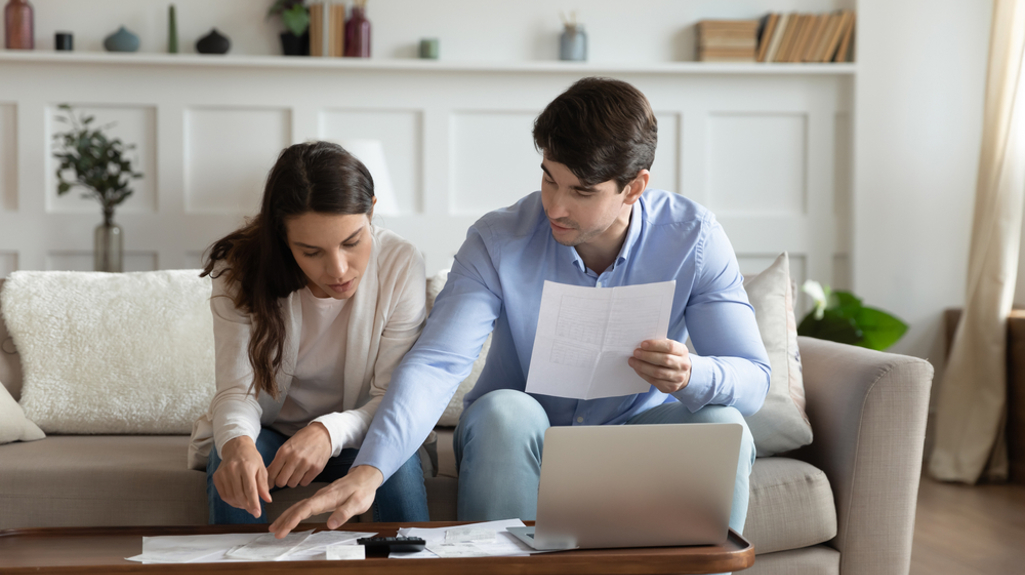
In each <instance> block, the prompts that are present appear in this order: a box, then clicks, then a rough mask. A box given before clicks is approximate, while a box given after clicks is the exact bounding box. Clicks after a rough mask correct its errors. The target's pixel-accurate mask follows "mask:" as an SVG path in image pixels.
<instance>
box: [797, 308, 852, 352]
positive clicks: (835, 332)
mask: <svg viewBox="0 0 1025 575" xmlns="http://www.w3.org/2000/svg"><path fill="white" fill-rule="evenodd" d="M797 334H798V335H805V336H809V337H814V338H818V339H825V340H829V341H835V342H839V343H847V344H851V345H855V344H857V343H858V342H860V341H861V339H862V333H861V331H860V330H859V329H858V326H857V325H856V324H855V323H854V320H853V319H852V318H848V317H844V316H843V315H841V314H840V313H839V312H838V311H837V310H835V309H827V310H826V313H825V315H823V316H822V319H820V320H816V319H815V314H814V312H813V313H809V314H808V315H806V316H805V317H804V319H803V320H801V324H800V325H799V326H797Z"/></svg>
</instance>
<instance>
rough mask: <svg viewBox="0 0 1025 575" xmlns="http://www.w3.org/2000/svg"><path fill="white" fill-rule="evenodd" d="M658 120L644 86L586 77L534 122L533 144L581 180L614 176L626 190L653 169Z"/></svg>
mask: <svg viewBox="0 0 1025 575" xmlns="http://www.w3.org/2000/svg"><path fill="white" fill-rule="evenodd" d="M656 144H658V122H657V121H656V120H655V114H654V112H652V110H651V104H650V103H649V102H648V99H647V98H645V97H644V94H642V93H641V91H640V90H638V89H637V88H634V87H633V86H631V85H630V84H627V83H626V82H623V81H621V80H614V79H612V78H583V79H582V80H579V81H577V82H576V83H575V84H573V85H572V86H570V87H569V89H568V90H566V91H565V92H563V93H562V94H560V95H559V96H558V97H557V98H555V99H554V100H552V102H551V103H550V104H548V106H546V107H545V109H544V111H543V112H541V115H539V116H538V117H537V119H536V120H534V146H535V147H536V148H537V149H538V150H541V151H543V152H544V154H545V157H547V158H548V159H550V160H552V161H553V162H559V163H560V164H565V165H566V167H567V168H569V169H570V171H571V172H573V175H574V176H576V177H577V178H578V179H579V180H580V183H582V184H584V185H585V186H593V185H594V184H600V183H602V182H607V181H609V180H615V181H616V184H617V185H618V186H619V190H620V191H622V190H623V188H625V187H626V185H627V184H629V183H630V182H631V181H633V179H634V178H636V177H637V173H638V172H640V171H641V170H649V169H651V163H652V162H653V161H654V160H655V146H656Z"/></svg>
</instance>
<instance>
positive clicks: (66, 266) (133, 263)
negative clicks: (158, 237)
mask: <svg viewBox="0 0 1025 575" xmlns="http://www.w3.org/2000/svg"><path fill="white" fill-rule="evenodd" d="M46 269H48V270H57V271H77V272H89V271H93V269H94V268H93V253H92V252H86V251H67V252H51V253H50V254H48V255H47V257H46ZM157 269H160V268H159V267H158V266H157V254H156V253H155V252H125V254H124V271H126V272H151V271H154V270H157Z"/></svg>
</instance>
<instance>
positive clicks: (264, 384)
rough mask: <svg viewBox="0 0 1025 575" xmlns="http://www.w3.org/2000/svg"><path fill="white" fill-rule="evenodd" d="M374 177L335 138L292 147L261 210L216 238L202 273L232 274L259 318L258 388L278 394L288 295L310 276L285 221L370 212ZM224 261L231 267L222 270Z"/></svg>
mask: <svg viewBox="0 0 1025 575" xmlns="http://www.w3.org/2000/svg"><path fill="white" fill-rule="evenodd" d="M373 202H374V180H373V178H372V177H371V176H370V172H369V171H368V170H367V168H366V166H364V165H363V163H362V162H360V161H359V160H357V159H356V157H355V156H353V155H352V154H350V153H349V152H346V151H345V150H344V149H342V147H341V146H339V145H337V144H332V143H329V142H307V143H305V144H296V145H294V146H290V147H288V148H285V149H284V150H283V151H282V152H281V155H280V156H278V161H277V162H276V163H275V164H274V167H273V168H271V171H270V175H269V176H267V185H266V187H265V188H264V191H263V202H262V204H261V206H260V213H259V215H257V216H256V217H255V218H252V219H250V220H247V222H246V225H244V226H242V227H241V228H239V229H238V230H235V231H234V232H232V233H230V234H228V235H227V236H225V237H223V238H221V239H220V240H217V241H216V242H214V244H213V246H211V248H210V249H209V251H208V256H207V260H206V266H205V267H204V268H203V273H202V274H201V277H202V276H207V275H209V276H211V277H219V276H221V275H224V276H225V278H226V279H227V281H228V283H229V284H230V285H231V286H232V288H233V290H232V292H231V293H233V294H234V295H233V296H232V298H233V302H234V304H235V307H236V308H237V309H239V310H242V311H244V312H246V313H248V314H249V315H250V316H251V317H252V321H253V327H252V334H251V337H250V339H249V361H250V363H251V364H252V366H253V387H254V388H255V389H256V394H257V396H259V393H260V392H261V391H263V392H266V393H269V394H270V396H271V397H273V398H275V399H277V397H278V387H277V384H276V382H275V374H276V373H277V371H278V370H279V369H280V368H281V359H282V358H281V356H282V353H283V352H284V346H285V321H284V318H283V317H282V312H281V305H280V299H281V298H283V297H286V296H287V295H288V294H290V293H292V292H294V291H296V290H299V289H302V288H303V286H305V285H306V283H307V279H306V275H305V274H304V273H303V271H302V270H301V269H300V268H299V264H297V263H296V261H295V258H294V257H292V252H291V250H290V249H289V247H288V240H287V236H286V230H285V220H287V219H288V218H290V217H294V216H299V215H302V214H305V213H308V212H315V213H321V214H369V213H370V212H371V209H372V208H373V205H374V204H373ZM221 260H224V262H225V263H226V266H225V267H224V268H223V270H219V271H218V272H217V275H213V274H214V267H215V266H216V265H217V263H218V262H220V261H221Z"/></svg>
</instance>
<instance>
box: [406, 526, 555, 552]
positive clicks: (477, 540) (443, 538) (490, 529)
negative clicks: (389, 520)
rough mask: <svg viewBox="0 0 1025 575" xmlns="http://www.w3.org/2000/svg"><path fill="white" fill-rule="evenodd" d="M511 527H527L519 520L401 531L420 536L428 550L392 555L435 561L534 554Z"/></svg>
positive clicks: (414, 528) (412, 535)
mask: <svg viewBox="0 0 1025 575" xmlns="http://www.w3.org/2000/svg"><path fill="white" fill-rule="evenodd" d="M509 527H523V522H522V521H520V520H519V519H503V520H500V521H487V522H485V523H472V524H470V525H462V526H459V527H437V528H433V529H424V528H419V527H405V528H402V529H399V535H401V536H403V537H419V538H421V539H423V540H424V542H425V543H426V549H424V550H423V551H418V552H416V553H392V554H390V555H389V557H390V558H392V559H433V558H436V557H509V556H519V555H530V554H531V553H535V551H534V550H533V549H531V548H530V547H528V546H527V545H525V544H524V543H523V542H521V541H520V540H519V539H517V538H516V537H515V536H513V535H512V534H511V533H509V532H508V531H506V529H508V528H509Z"/></svg>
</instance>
